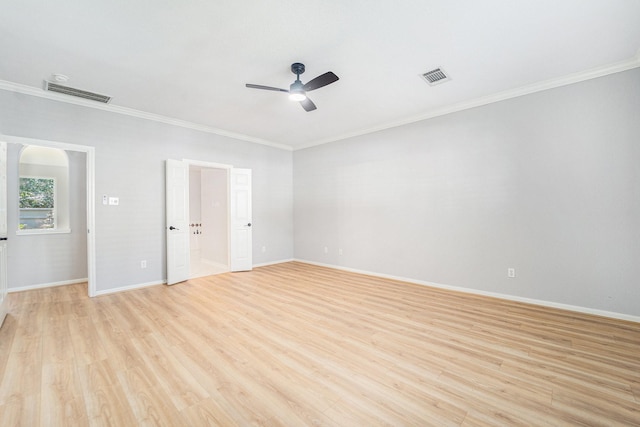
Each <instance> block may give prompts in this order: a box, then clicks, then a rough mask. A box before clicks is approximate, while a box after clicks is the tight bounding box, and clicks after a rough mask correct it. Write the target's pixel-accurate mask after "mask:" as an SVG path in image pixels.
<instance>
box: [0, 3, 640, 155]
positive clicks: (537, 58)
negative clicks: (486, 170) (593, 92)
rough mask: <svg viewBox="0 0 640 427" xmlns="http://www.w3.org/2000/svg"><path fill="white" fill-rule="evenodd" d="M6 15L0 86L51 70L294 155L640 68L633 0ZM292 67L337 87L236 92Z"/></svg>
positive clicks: (64, 6) (121, 99) (124, 8)
mask: <svg viewBox="0 0 640 427" xmlns="http://www.w3.org/2000/svg"><path fill="white" fill-rule="evenodd" d="M0 11H1V12H0V80H4V82H3V83H4V86H3V87H4V88H7V87H11V85H12V84H14V83H15V84H16V87H24V86H27V87H33V88H38V89H37V90H40V89H41V88H42V82H43V80H44V79H49V78H50V77H51V75H52V74H53V73H61V74H65V75H67V76H69V77H70V80H69V82H68V83H67V84H68V85H70V86H73V87H77V88H80V89H85V90H90V91H94V92H98V93H103V94H106V95H110V96H112V97H113V100H112V102H111V104H110V107H109V108H114V109H118V108H120V107H126V108H127V109H133V110H139V111H141V112H145V113H152V114H153V115H158V116H163V117H167V118H172V119H178V120H181V121H185V122H189V123H193V124H194V125H200V126H201V127H206V128H209V129H210V130H213V131H214V132H217V130H219V131H220V132H219V133H228V134H233V135H236V136H238V137H240V138H243V139H249V140H256V141H263V142H267V143H274V144H279V145H286V146H290V147H292V148H294V149H295V148H300V147H305V146H310V145H314V144H318V143H321V142H326V141H330V140H336V139H341V138H343V137H346V136H349V135H355V134H360V133H364V132H367V131H370V130H373V129H378V128H383V127H386V126H390V125H393V124H396V123H401V122H406V121H411V120H415V119H416V118H420V117H428V116H429V115H433V114H435V113H437V112H438V111H445V110H447V109H450V108H452V106H459V105H465V104H469V103H471V104H473V102H475V101H476V100H479V99H485V97H490V96H491V95H494V94H497V93H503V92H505V91H513V90H515V89H518V88H522V87H525V86H529V85H533V84H536V83H538V82H546V81H548V80H552V81H553V80H554V79H559V78H562V77H565V76H567V75H571V74H574V73H580V72H582V71H585V70H591V69H596V68H598V67H605V66H609V65H612V64H616V63H620V62H625V61H626V63H629V61H631V63H632V64H639V63H640V58H639V57H638V49H639V48H640V1H638V0H526V1H525V0H519V1H514V0H482V1H480V0H459V1H445V0H438V1H436V0H402V1H383V0H367V1H364V0H348V1H347V0H304V1H300V0H298V1H294V0H280V1H264V0H237V1H221V0H218V1H212V0H209V1H205V0H90V1H87V0H84V1H83V0H58V1H51V0H20V1H10V0H0ZM293 62H303V63H304V64H305V65H306V68H307V71H306V73H305V74H304V75H302V76H301V80H302V81H303V82H306V81H309V80H311V79H312V78H313V77H315V76H317V75H319V74H322V73H324V72H326V71H333V72H334V73H336V74H337V75H338V76H339V77H340V80H339V81H338V82H336V83H334V84H332V85H329V86H327V87H324V88H321V89H318V90H317V91H314V92H311V93H310V94H309V95H310V98H311V99H312V100H313V101H314V102H315V104H316V105H317V106H318V109H317V110H316V111H313V112H309V113H307V112H305V111H304V110H303V109H302V107H301V106H300V105H298V103H296V102H292V101H289V100H288V97H287V96H286V94H283V93H278V92H270V91H260V90H255V89H248V88H245V86H244V85H245V83H255V84H262V85H268V86H277V87H282V88H288V86H289V84H291V83H292V82H293V81H294V80H295V76H294V75H293V74H292V73H291V71H290V65H291V63H293ZM639 65H640V64H639ZM632 66H636V65H632ZM436 67H442V68H443V69H444V70H446V71H447V73H448V74H450V76H451V78H452V80H451V81H449V82H447V83H444V84H441V85H439V86H433V87H431V86H428V85H427V84H426V83H425V82H424V81H423V80H422V79H421V78H420V77H419V75H420V74H421V73H424V72H426V71H429V70H431V69H433V68H436ZM7 82H10V84H9V86H7ZM20 85H23V86H20ZM61 97H64V96H62V95H61ZM469 105H470V104H469ZM127 111H130V110H127Z"/></svg>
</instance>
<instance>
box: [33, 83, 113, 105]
mask: <svg viewBox="0 0 640 427" xmlns="http://www.w3.org/2000/svg"><path fill="white" fill-rule="evenodd" d="M44 90H46V91H49V92H57V93H63V94H65V95H70V96H75V97H77V98H82V99H88V100H91V101H97V102H102V103H103V104H108V103H109V102H110V101H111V97H110V96H107V95H100V94H99V93H93V92H88V91H86V90H81V89H76V88H73V87H69V86H63V85H61V84H58V83H53V82H50V81H47V80H45V81H44Z"/></svg>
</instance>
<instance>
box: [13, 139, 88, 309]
mask: <svg viewBox="0 0 640 427" xmlns="http://www.w3.org/2000/svg"><path fill="white" fill-rule="evenodd" d="M0 139H2V140H3V141H5V142H8V143H13V144H22V145H36V146H40V147H48V148H59V149H61V150H66V151H78V152H81V153H85V154H86V156H87V158H86V163H87V165H86V168H87V170H86V181H87V206H86V213H87V292H88V294H89V296H90V297H94V296H96V239H95V235H96V231H95V230H96V227H95V222H96V215H95V200H94V199H95V192H96V190H95V187H96V177H95V162H96V154H95V147H91V146H88V145H79V144H69V143H66V142H59V141H49V140H46V139H35V138H25V137H21V136H12V135H4V134H0ZM7 232H9V230H7Z"/></svg>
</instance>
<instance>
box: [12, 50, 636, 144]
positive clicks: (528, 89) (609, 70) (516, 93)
mask: <svg viewBox="0 0 640 427" xmlns="http://www.w3.org/2000/svg"><path fill="white" fill-rule="evenodd" d="M638 67H640V50H638V52H637V53H636V55H635V56H633V57H632V58H630V59H627V60H625V61H621V62H617V63H614V64H609V65H605V66H601V67H596V68H592V69H589V70H585V71H580V72H577V73H573V74H569V75H566V76H562V77H559V78H554V79H549V80H545V81H542V82H538V83H533V84H530V85H527V86H522V87H519V88H515V89H510V90H506V91H503V92H498V93H495V94H492V95H488V96H484V97H481V98H476V99H472V100H469V101H465V102H461V103H458V104H454V105H450V106H445V107H442V108H436V109H433V110H430V111H427V112H425V113H422V114H419V115H417V116H412V117H408V118H406V119H403V120H399V121H395V122H390V123H385V124H381V125H379V126H374V127H371V128H366V129H360V130H356V131H353V132H348V133H345V134H342V135H338V136H335V137H330V138H325V139H320V140H316V141H311V142H309V143H306V144H302V145H299V146H296V147H292V146H290V145H286V144H281V143H277V142H273V141H268V140H264V139H261V138H255V137H252V136H248V135H244V134H240V133H235V132H230V131H226V130H223V129H218V128H214V127H210V126H205V125H201V124H198V123H193V122H188V121H186V120H179V119H174V118H171V117H166V116H161V115H159V114H153V113H147V112H145V111H140V110H135V109H133V108H127V107H120V106H117V105H112V104H97V103H95V102H92V101H87V100H84V99H75V98H72V97H67V96H64V95H61V94H57V93H53V92H45V91H44V90H42V89H40V88H36V87H32V86H26V85H22V84H18V83H13V82H9V81H5V80H0V90H6V91H10V92H17V93H22V94H26V95H31V96H37V97H40V98H46V99H51V100H54V101H59V102H66V103H68V104H75V105H81V106H84V107H89V108H95V109H98V110H104V111H109V112H113V113H118V114H124V115H127V116H132V117H137V118H141V119H146V120H152V121H156V122H160V123H165V124H169V125H174V126H180V127H183V128H187V129H192V130H197V131H201V132H206V133H211V134H214V135H219V136H224V137H228V138H232V139H236V140H240V141H246V142H252V143H255V144H261V145H267V146H270V147H274V148H279V149H281V150H287V151H297V150H303V149H305V148H311V147H315V146H318V145H322V144H327V143H330V142H336V141H342V140H345V139H349V138H354V137H357V136H362V135H367V134H370V133H374V132H379V131H383V130H386V129H392V128H396V127H400V126H404V125H407V124H411V123H416V122H420V121H423V120H428V119H432V118H434V117H439V116H444V115H447V114H451V113H456V112H458V111H464V110H468V109H471V108H476V107H481V106H483V105H488V104H493V103H494V102H500V101H505V100H507V99H512V98H517V97H520V96H524V95H529V94H532V93H536V92H541V91H545V90H549V89H554V88H557V87H562V86H567V85H571V84H574V83H579V82H582V81H586V80H591V79H595V78H598V77H604V76H607V75H610V74H615V73H620V72H623V71H627V70H631V69H634V68H638Z"/></svg>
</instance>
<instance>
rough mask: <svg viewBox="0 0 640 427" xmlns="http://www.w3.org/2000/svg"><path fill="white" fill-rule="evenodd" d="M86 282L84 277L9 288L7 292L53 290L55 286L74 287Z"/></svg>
mask: <svg viewBox="0 0 640 427" xmlns="http://www.w3.org/2000/svg"><path fill="white" fill-rule="evenodd" d="M88 280H89V279H87V278H86V277H85V278H83V279H72V280H63V281H61V282H51V283H40V284H38V285H28V286H21V287H19V288H9V289H7V291H8V292H9V293H12V292H22V291H32V290H34V289H45V288H54V287H56V286H65V285H75V284H76V283H86V282H87V281H88Z"/></svg>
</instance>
